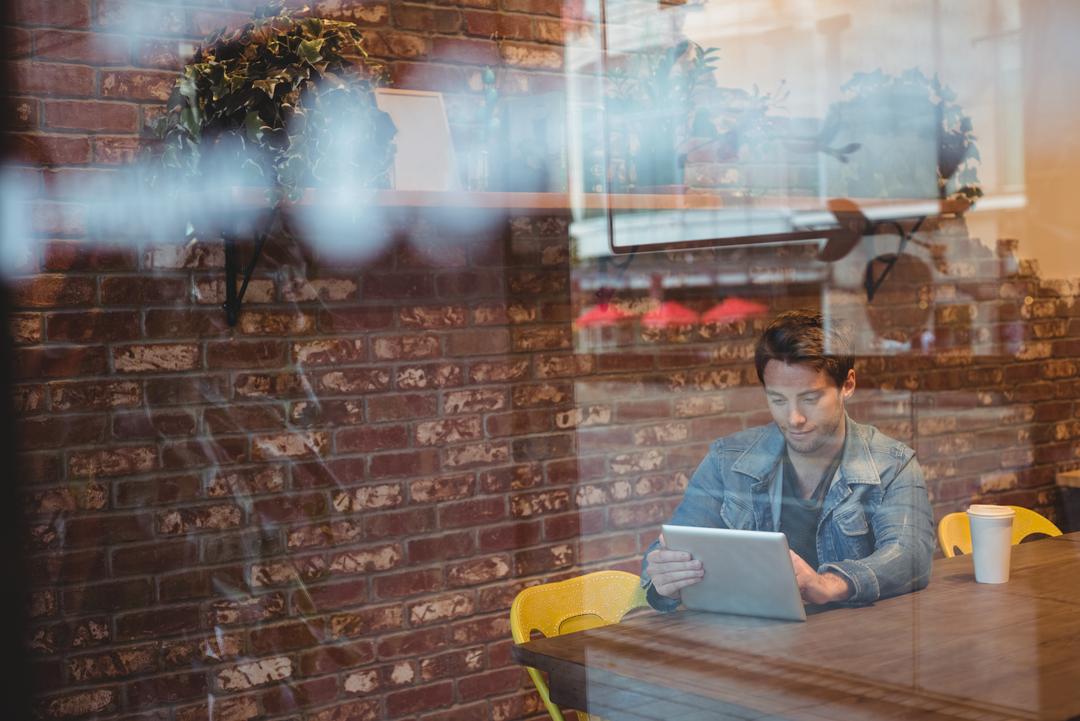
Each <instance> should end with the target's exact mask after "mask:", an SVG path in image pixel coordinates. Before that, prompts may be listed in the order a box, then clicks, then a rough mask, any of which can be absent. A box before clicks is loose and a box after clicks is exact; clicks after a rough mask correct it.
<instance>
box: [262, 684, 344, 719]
mask: <svg viewBox="0 0 1080 721" xmlns="http://www.w3.org/2000/svg"><path fill="white" fill-rule="evenodd" d="M337 695H338V683H337V679H336V678H333V677H330V678H321V679H315V680H311V681H301V682H294V681H290V682H287V683H283V684H281V685H278V686H273V687H271V688H269V689H267V690H266V691H262V692H261V693H260V694H259V699H260V701H261V703H262V705H263V708H264V709H265V710H266V712H267V713H268V714H271V715H278V714H285V713H289V712H290V711H306V710H307V709H309V708H313V707H317V706H322V705H323V704H326V703H327V702H329V701H332V700H333V699H335V698H336V697H337Z"/></svg>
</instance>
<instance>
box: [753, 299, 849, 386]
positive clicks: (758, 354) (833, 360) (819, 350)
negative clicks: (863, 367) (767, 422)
mask: <svg viewBox="0 0 1080 721" xmlns="http://www.w3.org/2000/svg"><path fill="white" fill-rule="evenodd" d="M826 344H827V347H828V352H826ZM771 360H777V361H780V362H782V363H788V364H790V365H795V364H802V365H808V366H810V367H812V368H814V369H816V370H823V371H825V373H826V374H827V375H828V376H829V377H830V378H832V379H833V382H834V383H836V387H837V388H839V387H840V386H842V385H844V381H846V380H847V377H848V373H849V372H850V371H851V369H852V368H853V367H854V366H855V359H854V358H852V356H851V342H850V340H849V339H848V335H847V333H845V332H843V331H842V330H840V329H839V328H829V329H828V330H826V329H825V320H824V318H822V316H821V313H818V312H817V311H813V310H789V311H788V312H786V313H781V314H780V315H779V316H777V317H776V319H775V320H774V321H773V322H772V323H770V324H769V327H768V328H766V329H765V332H764V333H762V334H761V338H760V339H759V340H758V342H757V347H756V348H754V367H755V368H757V377H758V380H759V381H761V383H762V384H763V385H764V383H765V365H766V364H767V363H768V362H769V361H771Z"/></svg>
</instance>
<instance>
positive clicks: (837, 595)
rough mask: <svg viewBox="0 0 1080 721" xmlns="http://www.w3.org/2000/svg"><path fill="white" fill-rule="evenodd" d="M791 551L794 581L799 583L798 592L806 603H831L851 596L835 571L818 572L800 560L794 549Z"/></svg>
mask: <svg viewBox="0 0 1080 721" xmlns="http://www.w3.org/2000/svg"><path fill="white" fill-rule="evenodd" d="M790 553H791V564H792V565H793V566H794V567H795V583H797V584H799V593H800V594H801V595H802V598H803V601H805V602H806V603H815V604H822V603H833V602H834V601H846V600H847V599H848V598H849V597H850V596H851V589H850V588H849V587H848V582H847V581H845V580H844V579H843V577H841V576H838V575H837V574H835V573H818V572H817V571H815V570H814V569H812V568H810V565H809V564H808V563H807V562H806V561H804V560H802V557H801V556H799V554H797V553H795V551H790Z"/></svg>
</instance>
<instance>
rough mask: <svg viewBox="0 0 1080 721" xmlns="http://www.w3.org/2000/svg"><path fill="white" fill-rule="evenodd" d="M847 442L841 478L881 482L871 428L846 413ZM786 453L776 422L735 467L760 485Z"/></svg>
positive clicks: (867, 482) (759, 437) (764, 432)
mask: <svg viewBox="0 0 1080 721" xmlns="http://www.w3.org/2000/svg"><path fill="white" fill-rule="evenodd" d="M844 421H845V423H846V424H847V425H846V431H845V432H846V433H847V436H846V442H845V443H844V456H843V458H841V459H840V477H841V478H842V479H843V480H844V481H846V482H847V483H865V484H877V485H880V484H881V476H880V475H879V474H878V472H877V466H876V465H875V464H874V459H873V457H872V456H871V455H870V445H869V443H868V442H867V432H868V427H867V426H864V425H862V424H860V423H856V422H855V421H853V420H851V417H850V416H847V415H845V418H844ZM783 452H784V434H783V433H781V432H780V429H779V428H778V427H777V425H776V424H775V423H770V424H769V425H767V426H764V427H763V428H762V429H761V433H759V434H758V436H757V437H756V438H755V439H754V442H753V443H751V444H750V447H749V448H747V449H746V450H745V451H743V453H742V455H740V456H739V457H738V458H737V459H736V460H735V463H733V464H732V466H731V470H733V471H735V472H736V473H742V474H743V475H746V476H750V477H751V478H753V479H754V480H755V481H757V482H758V483H759V484H760V483H763V482H764V481H766V480H768V479H769V478H772V476H773V470H774V469H775V468H776V464H777V463H779V462H780V456H781V454H782V453H783Z"/></svg>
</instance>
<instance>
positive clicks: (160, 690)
mask: <svg viewBox="0 0 1080 721" xmlns="http://www.w3.org/2000/svg"><path fill="white" fill-rule="evenodd" d="M208 691H209V687H208V684H207V681H206V673H205V672H204V671H194V672H191V673H172V674H169V675H167V676H156V677H154V678H148V679H143V680H139V681H134V682H132V683H130V684H128V686H127V690H126V693H127V700H128V705H129V706H130V707H132V708H142V707H146V706H155V705H159V704H170V703H175V702H177V701H185V700H189V699H195V698H200V697H205V696H206V695H207V693H208Z"/></svg>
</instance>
